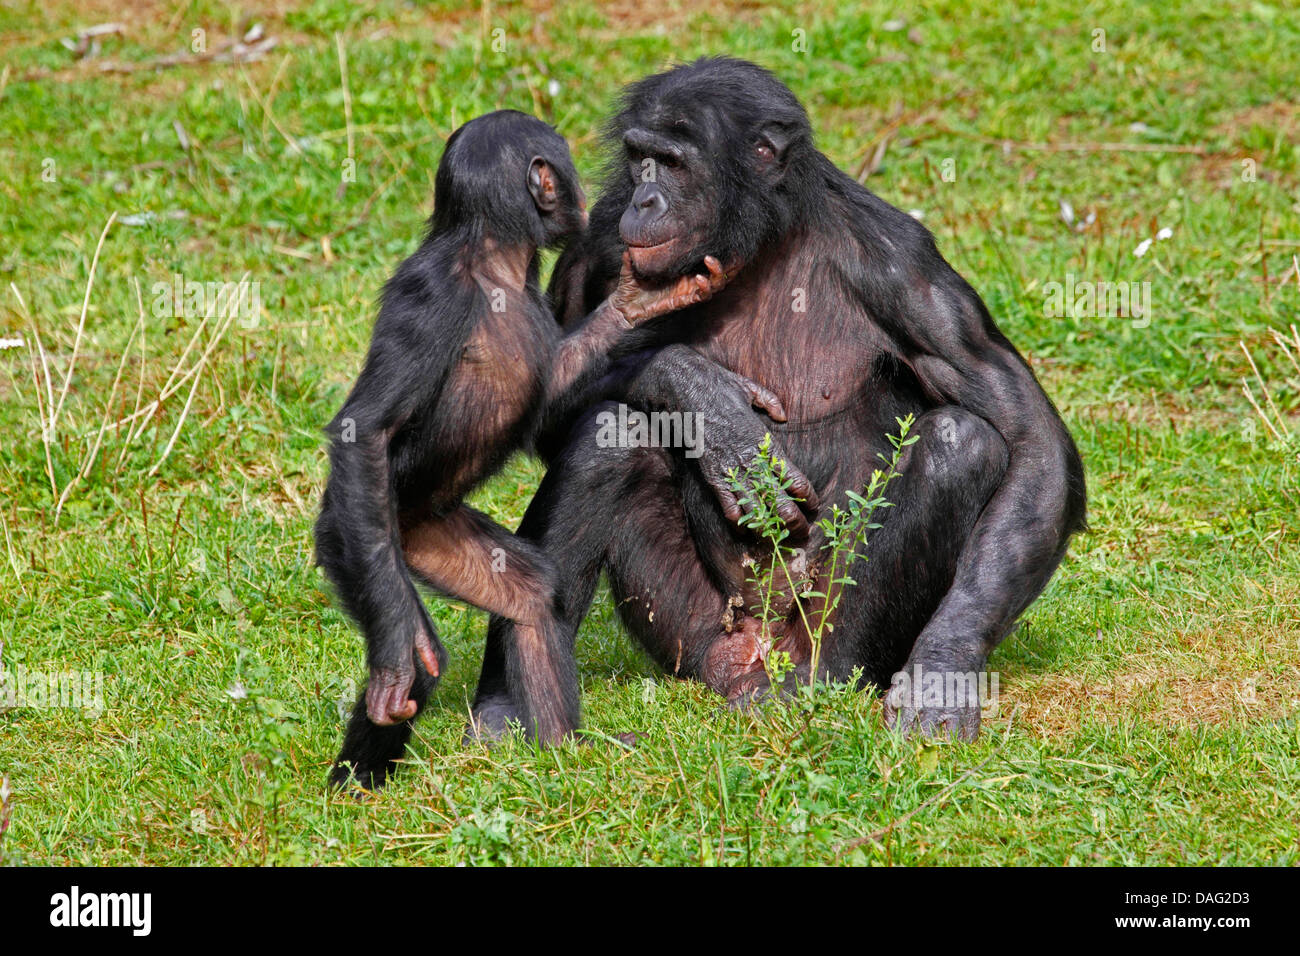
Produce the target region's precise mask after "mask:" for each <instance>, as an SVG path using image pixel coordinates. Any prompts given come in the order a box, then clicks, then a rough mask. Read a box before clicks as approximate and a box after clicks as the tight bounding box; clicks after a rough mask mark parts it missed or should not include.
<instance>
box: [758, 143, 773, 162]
mask: <svg viewBox="0 0 1300 956" xmlns="http://www.w3.org/2000/svg"><path fill="white" fill-rule="evenodd" d="M754 152H756V153H757V154H758V158H759V159H761V160H762V161H763V162H765V163H770V162H771V161H772V160H774V159H776V153H775V152H773V151H772V147H771V146H769V145H767V143H764V142H759V143H758V144H757V145H756V146H755V147H754Z"/></svg>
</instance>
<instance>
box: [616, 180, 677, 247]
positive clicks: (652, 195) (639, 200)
mask: <svg viewBox="0 0 1300 956" xmlns="http://www.w3.org/2000/svg"><path fill="white" fill-rule="evenodd" d="M667 211H668V200H667V199H665V198H664V194H663V192H662V191H660V189H659V188H658V186H656V185H655V184H654V183H642V184H641V185H640V186H638V187H637V188H636V192H634V193H633V194H632V201H631V202H630V203H628V207H627V209H626V210H624V212H623V218H622V220H621V221H620V222H619V232H620V233H621V234H622V236H623V241H624V242H627V243H631V244H633V245H642V244H649V242H650V240H651V235H650V230H651V229H652V226H653V224H654V223H656V222H658V221H659V220H660V219H661V218H663V216H664V214H665V213H666V212H667Z"/></svg>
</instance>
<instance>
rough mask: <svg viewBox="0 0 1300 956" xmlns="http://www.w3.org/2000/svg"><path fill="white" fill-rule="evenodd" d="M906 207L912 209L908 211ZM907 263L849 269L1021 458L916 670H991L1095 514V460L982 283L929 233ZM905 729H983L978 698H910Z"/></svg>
mask: <svg viewBox="0 0 1300 956" xmlns="http://www.w3.org/2000/svg"><path fill="white" fill-rule="evenodd" d="M900 215H901V214H900ZM899 238H900V237H899V236H898V235H897V234H895V236H894V239H895V246H894V247H893V248H892V249H891V253H890V257H891V260H892V261H893V263H894V264H895V265H896V266H897V267H895V268H882V267H881V265H880V264H879V263H872V262H869V261H864V262H863V269H862V271H861V272H860V273H859V274H858V275H846V276H844V277H843V278H844V280H845V283H846V285H848V286H849V287H850V288H851V289H852V290H853V291H854V292H855V293H856V294H857V295H858V296H859V297H860V300H861V301H862V303H863V306H864V307H865V308H866V309H867V311H868V314H869V315H871V316H872V317H873V318H874V319H875V320H876V322H877V323H878V324H879V325H880V327H881V328H883V329H884V330H885V331H886V332H887V333H888V334H889V335H890V337H891V338H892V339H893V341H894V347H895V348H896V349H897V350H898V351H899V353H900V355H901V357H902V358H903V359H904V360H905V361H906V362H907V363H908V364H909V365H910V366H911V367H912V368H913V369H914V370H915V372H916V374H917V376H918V377H919V378H920V380H921V383H922V385H923V386H924V387H925V389H926V390H927V391H928V392H929V393H930V394H931V396H932V397H933V398H935V399H937V400H940V401H942V402H944V403H946V404H952V405H958V406H960V407H962V408H965V409H967V410H969V411H971V412H973V413H974V414H976V415H979V416H980V417H981V418H983V419H985V420H986V421H988V422H989V423H990V424H991V425H992V426H993V427H994V428H995V429H997V431H998V432H999V433H1000V434H1001V435H1002V438H1003V440H1004V441H1005V442H1006V444H1007V449H1008V451H1009V463H1008V466H1007V470H1006V473H1005V476H1004V478H1003V481H1002V484H1001V485H1000V487H999V488H998V490H997V491H996V492H995V493H994V496H993V498H992V499H991V500H990V501H989V503H988V505H987V506H986V507H985V509H984V511H983V513H982V514H981V515H980V518H979V521H978V522H977V523H976V525H975V528H974V529H973V531H972V533H971V535H970V537H969V538H968V539H967V542H966V545H965V547H964V548H963V549H962V552H961V555H960V557H959V559H958V564H957V569H956V574H955V577H954V580H953V584H952V587H951V588H950V590H949V591H948V593H947V595H946V596H945V597H944V599H943V601H942V602H941V603H940V605H939V607H938V609H937V610H936V611H935V613H934V615H933V616H932V617H931V619H930V621H929V622H928V623H927V625H926V627H925V629H924V630H923V631H922V633H921V635H920V637H919V638H918V639H917V642H916V644H915V645H914V647H913V650H912V654H911V657H910V659H909V661H908V670H909V671H912V668H913V667H914V666H915V665H917V664H920V665H921V666H922V667H923V668H925V669H926V670H935V671H940V670H942V671H949V672H959V673H966V672H970V671H976V672H978V671H980V670H982V669H983V667H984V663H985V660H986V659H987V657H988V654H989V653H990V652H991V651H992V650H993V648H994V647H995V646H996V645H997V643H998V642H999V641H1000V640H1001V639H1002V638H1003V637H1004V636H1005V635H1006V634H1007V632H1008V631H1009V630H1010V628H1011V625H1012V624H1013V623H1014V621H1015V619H1016V617H1017V616H1018V615H1019V614H1020V613H1021V612H1022V611H1023V610H1024V609H1025V608H1026V607H1028V606H1029V604H1030V603H1031V602H1032V601H1033V600H1034V599H1035V598H1036V597H1037V596H1038V594H1039V593H1040V592H1041V591H1042V589H1043V588H1044V587H1045V586H1046V584H1047V582H1048V580H1049V579H1050V578H1051V576H1052V573H1053V571H1054V570H1055V569H1056V566H1057V564H1058V563H1059V562H1060V560H1061V558H1062V556H1063V555H1064V552H1065V547H1066V543H1067V541H1068V540H1069V537H1070V535H1071V534H1072V533H1074V532H1075V531H1078V530H1079V529H1081V528H1082V527H1083V524H1084V507H1085V492H1084V480H1083V464H1082V462H1081V461H1080V459H1079V453H1078V451H1077V449H1076V448H1075V445H1074V441H1073V440H1072V439H1071V437H1070V434H1069V432H1068V431H1066V428H1065V425H1064V424H1063V423H1062V421H1061V418H1060V416H1059V415H1058V414H1057V411H1056V408H1055V407H1054V406H1053V405H1052V403H1051V401H1050V400H1049V399H1048V397H1047V395H1046V394H1045V393H1044V392H1043V390H1042V388H1041V387H1040V386H1039V384H1038V381H1037V380H1036V379H1035V378H1034V375H1033V373H1032V372H1031V371H1030V369H1029V366H1028V365H1027V364H1026V362H1025V361H1024V359H1023V358H1021V356H1020V354H1019V353H1018V352H1017V351H1016V349H1015V347H1014V346H1012V344H1011V343H1010V342H1009V341H1008V340H1007V338H1006V336H1004V335H1003V334H1002V333H1001V332H1000V331H999V330H998V328H997V326H996V325H994V323H993V320H992V318H991V317H990V316H989V313H988V310H987V309H986V308H985V307H984V303H983V302H982V301H981V300H980V298H979V296H978V295H977V294H976V293H975V291H974V290H973V289H972V288H971V287H970V286H969V285H968V284H967V283H966V282H965V280H963V279H962V278H961V277H960V276H959V275H957V273H956V272H955V271H954V270H953V269H952V268H951V266H949V265H948V263H947V262H946V261H944V259H943V258H942V257H941V256H940V255H939V253H938V252H937V251H936V250H935V248H934V243H933V239H932V238H931V237H930V236H929V234H928V233H926V234H924V235H923V236H920V237H918V238H917V239H916V240H915V243H914V244H912V243H909V245H910V246H911V248H910V249H908V251H907V252H906V253H902V254H900V253H898V252H897V240H898V239H899ZM897 720H898V722H899V724H900V726H902V727H903V729H906V727H907V725H908V724H910V723H912V722H913V721H919V722H920V724H921V729H922V730H923V731H925V730H935V729H940V728H944V729H948V730H952V731H959V732H962V733H967V734H970V733H973V732H974V730H975V729H976V728H977V727H978V711H977V710H975V711H974V712H972V711H971V709H970V708H966V709H961V708H956V707H954V708H949V709H944V708H940V709H938V710H930V709H928V708H927V709H926V710H924V711H923V712H922V713H920V714H917V713H915V712H913V711H911V710H910V709H909V708H906V707H904V708H902V709H901V710H900V712H899V713H898V715H897Z"/></svg>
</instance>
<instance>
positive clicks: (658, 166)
mask: <svg viewBox="0 0 1300 956" xmlns="http://www.w3.org/2000/svg"><path fill="white" fill-rule="evenodd" d="M702 132H703V130H701V129H700V127H699V126H698V125H696V126H692V125H691V121H690V120H689V119H686V118H684V117H683V118H678V119H676V120H673V121H671V122H670V123H669V124H668V128H667V129H654V128H648V127H646V126H635V127H633V128H631V129H629V130H628V131H627V132H626V133H624V134H623V149H624V155H625V158H626V161H627V170H628V175H629V176H630V177H631V179H632V184H633V190H632V199H631V202H629V204H628V207H627V209H626V210H625V211H624V213H623V218H622V219H621V220H620V221H619V224H618V231H619V236H620V237H621V238H622V240H623V242H625V243H626V244H627V247H628V251H629V253H630V254H631V257H632V268H633V269H634V270H635V271H636V273H637V274H638V275H640V276H642V277H645V278H671V277H674V276H678V275H684V274H685V273H686V272H687V271H688V270H689V269H691V268H693V266H694V265H695V264H696V263H698V262H699V261H700V260H702V259H703V258H704V257H705V256H706V255H709V254H711V253H712V252H713V250H711V249H710V248H709V240H710V239H712V238H713V231H714V227H715V224H716V213H715V202H716V198H715V197H716V196H717V192H718V189H717V183H716V177H715V175H714V171H713V168H712V165H711V164H710V163H709V162H708V161H707V158H706V156H705V154H704V153H703V151H702V150H701V149H700V147H699V145H697V142H698V136H699V134H700V133H702ZM693 136H694V137H695V138H692V137H693Z"/></svg>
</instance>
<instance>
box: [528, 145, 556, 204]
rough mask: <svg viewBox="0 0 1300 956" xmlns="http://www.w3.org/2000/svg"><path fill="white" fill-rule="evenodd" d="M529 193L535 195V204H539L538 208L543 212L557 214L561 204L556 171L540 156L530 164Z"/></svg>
mask: <svg viewBox="0 0 1300 956" xmlns="http://www.w3.org/2000/svg"><path fill="white" fill-rule="evenodd" d="M528 191H529V192H530V193H532V194H533V202H535V203H537V208H538V209H540V210H541V211H542V212H555V207H556V206H558V205H559V204H560V192H559V189H558V188H556V183H555V171H554V170H553V169H551V164H550V163H548V162H547V161H546V160H544V159H542V157H540V156H534V157H533V161H532V162H531V163H529V164H528Z"/></svg>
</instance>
